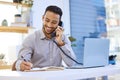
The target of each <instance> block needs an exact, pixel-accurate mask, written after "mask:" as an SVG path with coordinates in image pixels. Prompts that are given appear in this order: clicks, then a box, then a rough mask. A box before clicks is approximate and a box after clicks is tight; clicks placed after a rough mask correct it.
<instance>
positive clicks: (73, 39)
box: [68, 36, 76, 47]
mask: <svg viewBox="0 0 120 80" xmlns="http://www.w3.org/2000/svg"><path fill="white" fill-rule="evenodd" d="M68 38H69V40H70V41H71V43H72V44H71V46H72V47H76V44H74V42H75V41H76V39H75V38H74V37H72V36H69V37H68Z"/></svg>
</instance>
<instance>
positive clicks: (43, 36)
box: [40, 30, 46, 39]
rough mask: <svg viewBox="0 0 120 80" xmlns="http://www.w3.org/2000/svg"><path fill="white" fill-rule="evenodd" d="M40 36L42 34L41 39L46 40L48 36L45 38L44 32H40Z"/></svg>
mask: <svg viewBox="0 0 120 80" xmlns="http://www.w3.org/2000/svg"><path fill="white" fill-rule="evenodd" d="M40 34H41V36H40V39H46V36H45V34H44V32H43V30H41V31H40Z"/></svg>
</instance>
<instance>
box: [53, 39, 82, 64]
mask: <svg viewBox="0 0 120 80" xmlns="http://www.w3.org/2000/svg"><path fill="white" fill-rule="evenodd" d="M53 42H54V43H55V44H56V45H57V46H58V44H57V42H56V41H55V40H53ZM58 48H59V49H60V50H61V51H62V52H63V54H64V55H66V56H67V57H68V58H69V59H71V60H72V61H74V62H75V63H77V64H80V65H83V63H79V62H78V61H76V60H75V59H73V58H72V57H71V56H69V55H68V54H66V53H65V52H64V51H63V49H62V48H61V47H60V46H58Z"/></svg>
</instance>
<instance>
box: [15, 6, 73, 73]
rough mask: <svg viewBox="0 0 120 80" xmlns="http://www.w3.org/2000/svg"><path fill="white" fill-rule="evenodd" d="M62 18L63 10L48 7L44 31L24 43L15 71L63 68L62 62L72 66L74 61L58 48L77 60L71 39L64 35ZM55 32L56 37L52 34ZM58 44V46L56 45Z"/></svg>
mask: <svg viewBox="0 0 120 80" xmlns="http://www.w3.org/2000/svg"><path fill="white" fill-rule="evenodd" d="M61 17H62V10H61V9H60V8H59V7H57V6H54V5H52V6H48V7H47V8H46V10H45V13H44V15H43V17H42V21H43V28H42V30H38V31H35V32H34V33H33V34H31V35H29V36H28V37H27V38H26V39H25V40H24V41H23V43H22V47H21V49H20V51H19V55H18V59H17V61H16V63H15V67H14V69H15V70H19V71H24V70H30V69H31V68H42V67H49V66H57V67H60V66H63V65H62V60H63V61H64V62H65V63H66V65H67V66H72V65H73V63H74V62H73V61H72V60H71V59H69V58H68V57H67V56H66V55H64V54H63V53H62V51H61V50H60V49H59V48H58V46H59V47H61V48H62V49H63V51H64V52H65V53H66V54H67V55H69V56H71V57H72V58H75V55H74V52H73V50H72V48H71V44H70V41H69V39H68V38H67V37H66V36H65V35H64V34H63V31H64V30H63V28H62V27H61V26H59V23H60V21H61ZM54 32H55V35H56V36H54V37H53V36H52V35H51V34H52V33H54ZM54 41H55V42H56V43H57V45H58V46H57V45H56V44H55V43H54Z"/></svg>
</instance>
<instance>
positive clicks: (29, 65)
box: [20, 61, 32, 71]
mask: <svg viewBox="0 0 120 80" xmlns="http://www.w3.org/2000/svg"><path fill="white" fill-rule="evenodd" d="M31 68H32V63H30V62H25V61H22V62H21V64H20V70H21V71H24V70H30V69H31Z"/></svg>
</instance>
